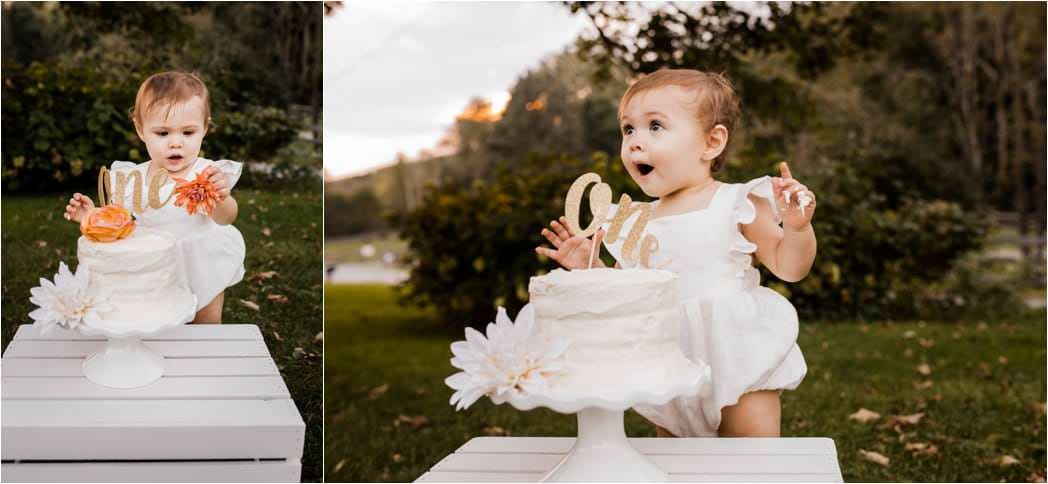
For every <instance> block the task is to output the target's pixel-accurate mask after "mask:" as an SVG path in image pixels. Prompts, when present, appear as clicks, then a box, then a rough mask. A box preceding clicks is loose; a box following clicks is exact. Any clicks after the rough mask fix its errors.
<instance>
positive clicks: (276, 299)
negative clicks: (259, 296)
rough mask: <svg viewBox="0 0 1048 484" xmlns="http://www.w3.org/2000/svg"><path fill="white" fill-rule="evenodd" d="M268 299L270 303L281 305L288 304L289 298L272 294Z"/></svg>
mask: <svg viewBox="0 0 1048 484" xmlns="http://www.w3.org/2000/svg"><path fill="white" fill-rule="evenodd" d="M266 299H268V300H270V301H273V302H276V303H281V304H283V303H286V302H287V296H285V295H283V294H270V295H268V296H266Z"/></svg>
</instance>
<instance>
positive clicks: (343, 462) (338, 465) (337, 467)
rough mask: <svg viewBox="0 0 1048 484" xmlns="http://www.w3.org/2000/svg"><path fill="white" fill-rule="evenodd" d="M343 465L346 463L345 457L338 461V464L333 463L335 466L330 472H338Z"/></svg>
mask: <svg viewBox="0 0 1048 484" xmlns="http://www.w3.org/2000/svg"><path fill="white" fill-rule="evenodd" d="M344 465H346V459H342V460H340V461H338V464H335V468H334V469H333V470H332V471H331V472H338V471H340V470H342V466H344Z"/></svg>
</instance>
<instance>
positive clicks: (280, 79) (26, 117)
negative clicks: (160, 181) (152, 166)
mask: <svg viewBox="0 0 1048 484" xmlns="http://www.w3.org/2000/svg"><path fill="white" fill-rule="evenodd" d="M3 9H4V17H3V26H4V29H3V33H4V43H3V52H4V65H3V77H4V84H3V145H4V152H3V157H2V158H3V184H4V188H5V189H7V190H40V189H48V190H55V189H63V190H65V189H70V188H79V189H86V188H88V187H92V186H93V185H94V182H95V179H96V176H97V170H98V168H99V167H102V166H106V165H108V164H109V163H110V162H112V161H113V160H129V161H135V162H141V161H145V160H146V159H147V157H148V154H147V153H146V151H145V148H144V146H143V145H142V143H141V142H140V141H139V140H138V139H137V136H136V134H135V131H134V126H133V124H132V122H131V120H130V119H129V116H128V114H127V112H128V109H129V108H130V107H131V105H132V104H133V103H134V99H135V94H136V92H137V89H138V86H139V84H140V83H141V82H142V81H143V80H144V79H145V78H146V77H147V76H149V75H150V74H152V73H155V72H160V71H164V70H184V71H195V72H197V73H199V74H200V76H201V78H202V79H203V80H204V82H205V84H207V86H208V90H209V91H210V94H211V101H212V102H211V105H212V106H211V110H212V113H213V117H214V120H215V123H216V128H215V130H213V131H212V132H211V133H209V135H208V137H207V138H205V140H204V144H203V149H202V151H203V153H202V154H203V155H204V156H207V157H209V158H230V159H236V160H239V161H251V162H263V164H262V166H261V169H258V167H249V168H255V169H249V170H245V175H244V177H243V178H242V181H241V185H242V186H269V185H280V184H286V182H288V181H293V182H294V183H296V184H297V186H306V185H309V184H312V183H314V182H317V181H318V175H319V168H318V167H319V165H320V164H321V159H320V153H319V145H314V144H312V143H307V144H302V143H295V142H294V140H296V138H297V137H298V133H299V132H301V131H305V130H310V131H314V134H316V130H317V129H318V125H317V123H318V120H319V112H320V111H319V109H320V101H321V96H320V92H319V89H320V87H319V86H320V74H319V71H320V58H319V48H317V47H318V46H319V45H320V31H319V26H320V22H321V19H320V15H319V6H317V5H315V4H310V3H302V2H299V3H287V4H284V5H282V6H281V7H280V8H272V7H261V6H258V5H251V4H203V3H201V4H165V3H143V4H136V5H134V6H133V7H132V6H127V5H117V4H106V3H87V4H82V5H81V4H78V5H70V4H33V3H23V4H5V5H4V6H3ZM292 108H296V109H292ZM307 111H308V112H307ZM307 165H308V166H307Z"/></svg>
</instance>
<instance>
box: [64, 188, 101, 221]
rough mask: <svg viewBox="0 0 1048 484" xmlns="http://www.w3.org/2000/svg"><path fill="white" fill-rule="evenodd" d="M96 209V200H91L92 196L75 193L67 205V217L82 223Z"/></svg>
mask: <svg viewBox="0 0 1048 484" xmlns="http://www.w3.org/2000/svg"><path fill="white" fill-rule="evenodd" d="M94 209H95V202H93V201H92V200H91V197H89V196H87V195H81V194H79V193H74V194H73V198H70V199H69V203H68V204H67V205H66V208H65V219H66V220H72V221H74V222H76V223H80V221H81V220H83V219H84V217H85V216H86V215H87V214H88V213H90V212H91V210H94Z"/></svg>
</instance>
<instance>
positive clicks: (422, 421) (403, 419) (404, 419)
mask: <svg viewBox="0 0 1048 484" xmlns="http://www.w3.org/2000/svg"><path fill="white" fill-rule="evenodd" d="M402 423H403V424H407V425H410V426H411V428H413V429H417V428H419V427H421V426H423V425H426V424H428V423H429V419H428V418H426V416H425V415H417V416H414V417H409V416H407V415H400V416H398V417H397V420H396V421H395V422H393V425H400V424H402Z"/></svg>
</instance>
